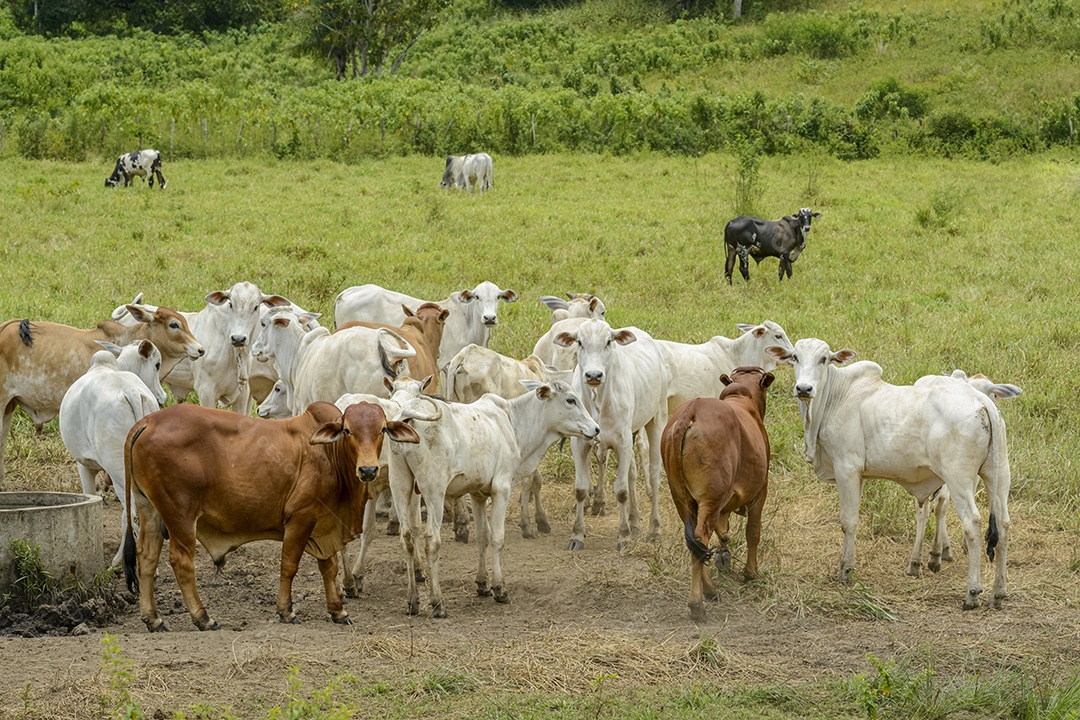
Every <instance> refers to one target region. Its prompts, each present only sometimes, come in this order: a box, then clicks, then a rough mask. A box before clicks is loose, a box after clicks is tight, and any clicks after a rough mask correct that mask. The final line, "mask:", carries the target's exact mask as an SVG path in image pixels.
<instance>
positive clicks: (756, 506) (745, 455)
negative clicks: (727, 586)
mask: <svg viewBox="0 0 1080 720" xmlns="http://www.w3.org/2000/svg"><path fill="white" fill-rule="evenodd" d="M720 379H721V381H722V382H723V383H724V385H725V386H726V387H724V389H723V391H721V393H720V397H719V399H717V398H696V399H694V400H688V401H687V402H685V403H683V404H682V405H680V406H679V407H678V408H677V409H676V410H675V413H674V415H672V416H671V420H669V421H668V424H667V427H665V428H664V434H663V436H662V437H661V440H660V454H661V456H662V457H663V460H664V470H665V472H667V476H668V487H669V488H670V490H671V499H672V500H674V501H675V507H676V508H677V509H678V511H679V517H680V518H682V520H683V523H684V528H685V536H686V546H687V547H688V548H689V549H690V554H691V555H692V556H693V557H692V559H691V577H690V599H689V605H690V618H691V619H692V620H694V621H696V622H703V621H704V620H705V604H704V602H703V600H702V597H703V595H706V596H708V597H709V598H710V599H715V598H716V597H717V589H716V585H715V584H714V583H713V580H712V578H711V577H710V576H709V572H708V570H707V569H706V567H705V563H707V562H708V561H709V560H710V558H712V556H713V555H714V554H715V553H717V552H718V551H719V564H720V565H722V566H723V567H724V568H725V569H728V568H730V565H731V553H730V552H729V550H728V518H729V517H730V515H731V513H733V512H735V513H739V514H740V515H746V567H745V569H744V570H743V575H744V576H745V577H746V579H747V580H751V579H753V578H755V577H757V569H758V568H757V552H758V543H759V541H760V540H761V510H762V508H763V507H764V506H765V496H766V494H767V492H768V481H769V436H768V434H767V433H766V432H765V423H764V418H765V390H766V389H767V388H768V387H769V385H770V384H772V381H773V375H772V373H769V372H765V371H764V370H762V369H761V368H759V367H745V366H744V367H737V368H735V369H734V370H733V371H732V373H731V377H728V376H727V375H721V376H720ZM714 532H715V533H716V534H717V535H719V536H720V546H719V548H715V547H714V548H710V547H709V541H710V540H712V536H713V533H714Z"/></svg>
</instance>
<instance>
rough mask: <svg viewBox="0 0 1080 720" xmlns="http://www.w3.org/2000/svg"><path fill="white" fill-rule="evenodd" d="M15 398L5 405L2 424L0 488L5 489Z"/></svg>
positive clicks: (0, 426)
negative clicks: (5, 467) (6, 455)
mask: <svg viewBox="0 0 1080 720" xmlns="http://www.w3.org/2000/svg"><path fill="white" fill-rule="evenodd" d="M16 406H17V403H16V402H15V400H9V401H8V402H7V404H6V405H4V419H3V421H2V424H0V490H3V489H4V452H5V451H6V450H7V441H8V436H9V435H10V434H11V419H12V418H13V417H14V416H15V407H16Z"/></svg>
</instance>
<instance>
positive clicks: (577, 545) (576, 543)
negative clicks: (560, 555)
mask: <svg viewBox="0 0 1080 720" xmlns="http://www.w3.org/2000/svg"><path fill="white" fill-rule="evenodd" d="M566 549H567V550H570V551H572V552H576V551H578V550H584V549H585V543H584V542H583V541H581V540H571V541H570V544H569V545H567V546H566Z"/></svg>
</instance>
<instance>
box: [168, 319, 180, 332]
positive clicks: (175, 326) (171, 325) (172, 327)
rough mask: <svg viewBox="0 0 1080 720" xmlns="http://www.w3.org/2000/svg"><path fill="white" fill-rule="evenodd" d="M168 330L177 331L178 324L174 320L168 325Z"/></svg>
mask: <svg viewBox="0 0 1080 720" xmlns="http://www.w3.org/2000/svg"><path fill="white" fill-rule="evenodd" d="M169 328H170V329H171V330H179V329H180V323H178V322H176V321H175V320H174V321H173V322H171V323H169Z"/></svg>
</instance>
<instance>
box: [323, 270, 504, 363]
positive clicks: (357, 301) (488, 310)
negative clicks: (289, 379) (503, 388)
mask: <svg viewBox="0 0 1080 720" xmlns="http://www.w3.org/2000/svg"><path fill="white" fill-rule="evenodd" d="M517 298H518V294H517V293H516V292H514V291H513V290H502V289H500V288H499V286H498V285H496V284H495V283H492V282H487V281H485V282H482V283H480V284H479V285H477V286H476V287H475V288H474V289H472V290H461V291H460V292H455V293H454V294H452V295H451V296H450V297H448V298H446V299H445V300H439V301H438V302H437V303H436V304H437V305H439V307H443V308H446V309H448V310H449V311H450V315H448V316H447V318H446V324H445V326H444V327H443V336H442V342H440V343H439V367H440V368H441V367H443V366H444V365H446V364H447V363H448V362H450V359H451V358H452V357H454V356H455V355H457V354H458V352H459V351H460V350H461V348H463V347H465V346H466V345H468V344H469V343H475V344H476V345H483V346H484V347H487V346H488V341H489V340H490V338H491V330H492V328H494V327H495V325H496V324H498V322H499V301H500V300H502V301H503V302H508V303H510V302H514V301H515V300H517ZM425 302H427V301H426V300H418V299H417V298H414V297H410V296H408V295H403V294H402V293H399V292H394V291H392V290H386V289H384V288H381V287H379V286H378V285H358V286H356V287H351V288H348V289H347V290H343V291H342V292H341V294H339V295H338V296H337V298H336V299H335V300H334V323H335V324H336V325H337V326H338V327H341V326H342V325H344V324H345V323H347V322H349V321H350V320H366V321H368V322H378V323H386V324H387V325H400V324H401V323H402V321H403V320H404V319H405V314H404V313H403V312H402V306H408V307H410V308H417V307H420V306H421V305H423V304H424V303H425Z"/></svg>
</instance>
